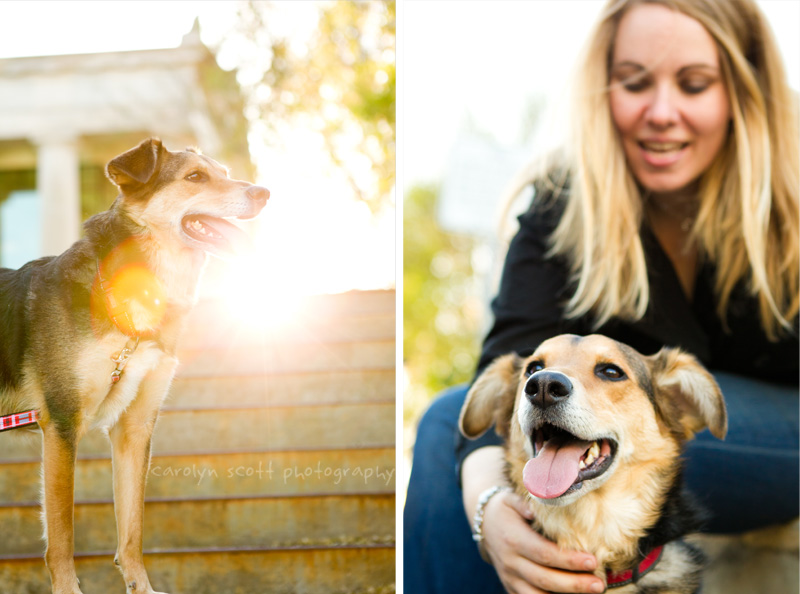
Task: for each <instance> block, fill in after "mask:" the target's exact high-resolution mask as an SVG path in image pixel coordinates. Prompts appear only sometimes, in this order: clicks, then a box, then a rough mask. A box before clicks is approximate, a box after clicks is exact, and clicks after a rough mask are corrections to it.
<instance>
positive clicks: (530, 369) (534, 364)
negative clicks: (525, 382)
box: [525, 361, 544, 376]
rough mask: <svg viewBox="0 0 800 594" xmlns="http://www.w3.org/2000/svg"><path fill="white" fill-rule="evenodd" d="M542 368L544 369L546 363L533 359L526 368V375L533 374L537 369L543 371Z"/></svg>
mask: <svg viewBox="0 0 800 594" xmlns="http://www.w3.org/2000/svg"><path fill="white" fill-rule="evenodd" d="M542 369H544V363H542V362H541V361H531V362H530V363H528V366H527V367H526V368H525V375H526V376H531V375H533V374H534V373H536V372H537V371H541V370H542Z"/></svg>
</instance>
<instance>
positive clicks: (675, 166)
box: [609, 4, 730, 193]
mask: <svg viewBox="0 0 800 594" xmlns="http://www.w3.org/2000/svg"><path fill="white" fill-rule="evenodd" d="M610 79H611V80H610V81H609V82H610V86H611V90H610V104H611V117H612V119H613V121H614V125H615V127H616V129H617V131H618V132H619V135H620V138H621V140H622V146H623V149H624V151H625V156H626V158H627V161H628V165H629V167H630V168H631V171H632V172H633V174H634V176H635V177H636V179H637V180H638V181H639V183H640V184H641V185H642V186H644V187H645V188H646V189H648V190H650V191H651V192H654V193H668V192H675V191H677V190H681V189H682V188H685V187H686V186H688V185H689V184H691V183H692V182H694V181H695V180H696V179H697V178H698V177H700V175H702V173H703V172H704V171H705V170H706V169H707V168H708V166H709V165H710V164H711V162H712V161H713V160H714V158H715V157H716V155H717V154H718V153H719V151H720V149H721V148H722V146H723V145H724V143H725V140H726V139H727V137H728V122H729V120H730V102H729V100H728V93H727V89H726V87H725V82H724V80H723V77H722V72H721V70H720V63H719V52H718V50H717V46H716V43H715V42H714V39H713V38H712V37H711V35H710V34H709V32H708V31H707V30H706V29H705V28H704V27H703V26H702V25H701V24H700V23H699V22H698V21H696V20H694V19H693V18H691V17H689V16H686V15H685V14H683V13H680V12H677V11H674V10H671V9H669V8H667V7H664V6H661V5H657V4H639V5H637V6H635V7H633V8H631V9H630V10H629V11H628V12H627V13H625V15H623V17H622V19H621V21H620V23H619V28H618V29H617V34H616V37H615V40H614V50H613V55H612V62H611V72H610Z"/></svg>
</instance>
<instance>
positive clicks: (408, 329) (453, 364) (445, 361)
mask: <svg viewBox="0 0 800 594" xmlns="http://www.w3.org/2000/svg"><path fill="white" fill-rule="evenodd" d="M436 201H437V190H435V189H434V188H431V187H415V188H411V189H410V190H409V191H408V192H406V194H405V198H404V201H403V268H404V274H403V309H404V317H403V325H404V328H403V353H404V357H405V362H404V366H405V371H406V374H407V382H408V388H407V390H406V394H405V395H404V400H403V403H404V411H405V417H406V420H407V421H411V420H412V419H413V418H415V417H416V416H417V415H418V414H419V413H420V412H421V411H422V409H423V408H424V407H425V406H426V405H427V403H428V402H429V400H430V398H431V397H432V396H433V395H434V394H436V393H437V392H439V391H441V390H443V389H445V388H448V387H451V386H454V385H456V384H459V383H463V382H467V381H469V380H470V379H471V378H472V374H473V372H474V370H475V363H476V356H477V354H478V350H479V346H480V345H479V338H480V332H481V320H482V319H483V314H484V309H485V306H484V303H483V298H482V291H480V290H476V287H475V283H477V282H480V281H479V280H477V278H478V277H476V276H475V274H474V270H473V254H474V253H475V250H476V248H477V247H478V241H477V240H476V239H474V238H472V237H469V236H466V235H456V234H453V233H448V232H446V231H444V230H442V229H441V227H439V224H438V223H437V220H436Z"/></svg>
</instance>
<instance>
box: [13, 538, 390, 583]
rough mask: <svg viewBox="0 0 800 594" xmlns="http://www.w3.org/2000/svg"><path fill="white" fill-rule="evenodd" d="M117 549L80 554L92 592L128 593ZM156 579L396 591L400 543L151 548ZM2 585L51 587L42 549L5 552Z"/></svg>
mask: <svg viewBox="0 0 800 594" xmlns="http://www.w3.org/2000/svg"><path fill="white" fill-rule="evenodd" d="M113 555H114V554H113V552H111V551H106V552H103V553H102V554H95V555H78V556H77V557H76V563H75V564H76V568H77V572H78V577H79V579H80V580H81V588H82V589H83V591H84V592H86V593H87V594H92V593H94V592H102V593H104V594H114V593H117V592H118V593H120V594H122V593H123V592H124V591H125V586H124V584H123V581H122V576H121V575H120V573H119V571H118V570H117V568H116V567H114V564H113ZM145 566H146V567H147V570H148V574H149V577H150V581H151V583H152V585H153V587H154V588H155V589H156V590H158V591H161V592H169V593H171V594H185V593H189V592H191V593H192V594H220V593H224V594H261V593H269V594H297V593H303V594H342V593H348V594H362V593H363V594H367V592H370V593H374V594H388V593H389V592H394V591H395V588H394V580H395V551H394V547H392V546H388V545H371V546H370V545H364V546H357V545H355V546H336V547H324V546H318V547H314V546H312V547H293V548H275V549H264V548H261V549H259V548H254V549H239V550H236V549H205V550H202V549H201V550H176V551H161V552H156V551H146V556H145ZM0 584H2V592H8V593H9V594H11V593H12V592H13V594H49V592H50V579H49V577H48V574H47V570H46V568H45V565H44V561H43V560H41V559H40V558H39V557H38V556H37V557H33V556H24V557H18V558H8V557H5V558H4V557H0Z"/></svg>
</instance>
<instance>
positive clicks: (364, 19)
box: [221, 0, 395, 212]
mask: <svg viewBox="0 0 800 594" xmlns="http://www.w3.org/2000/svg"><path fill="white" fill-rule="evenodd" d="M309 10H310V11H311V12H312V16H313V17H314V18H315V19H316V23H315V24H316V27H314V32H313V33H311V34H310V35H309V37H308V39H307V41H306V42H305V43H298V42H297V32H296V31H295V32H294V35H292V34H291V33H292V32H291V31H290V30H283V31H282V30H281V27H280V26H279V25H278V24H280V23H282V22H284V23H285V22H286V21H287V16H291V17H292V18H293V19H297V18H298V17H299V15H301V14H303V12H302V11H306V12H308V11H309ZM227 41H228V42H229V43H235V44H236V46H237V51H238V53H239V54H240V55H242V56H245V57H243V58H241V62H240V64H239V65H238V66H237V68H238V70H239V74H240V76H239V82H240V84H241V85H242V87H243V90H244V92H245V93H246V94H247V95H248V108H247V110H246V113H247V114H248V117H249V118H250V119H251V120H253V119H257V120H259V121H260V122H261V123H262V124H263V131H264V133H265V134H266V135H267V137H268V140H269V143H270V144H272V145H273V146H275V145H278V144H280V143H281V141H282V138H283V135H284V132H285V131H286V130H287V129H288V128H291V127H293V126H294V127H297V128H300V129H302V130H304V131H306V132H314V133H316V134H317V135H318V136H319V139H320V141H321V142H322V143H324V147H325V149H326V151H327V153H328V155H329V156H330V160H331V165H332V167H334V168H336V169H337V170H338V171H339V172H341V173H342V174H343V175H344V176H345V178H346V179H347V181H348V182H349V184H350V187H351V188H352V191H353V194H354V196H356V197H357V198H358V199H360V200H363V201H364V202H365V203H366V204H368V205H369V206H370V208H371V209H372V211H373V212H377V211H379V210H380V209H381V208H384V207H386V208H391V207H393V204H392V193H393V189H394V184H395V4H394V2H374V1H373V2H352V1H336V2H325V3H313V4H311V3H301V2H292V3H288V2H287V3H279V2H258V1H252V0H251V1H249V2H245V3H242V4H241V5H240V8H239V13H238V20H237V26H236V32H234V33H232V34H231V36H230V37H229V38H228V40H227ZM221 49H224V42H223V45H222V47H221Z"/></svg>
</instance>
